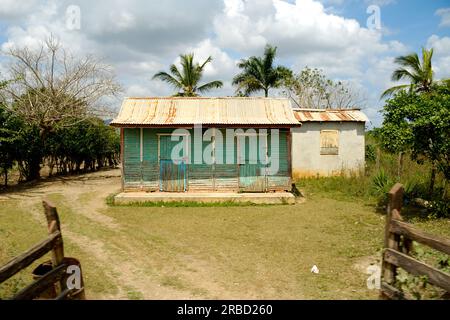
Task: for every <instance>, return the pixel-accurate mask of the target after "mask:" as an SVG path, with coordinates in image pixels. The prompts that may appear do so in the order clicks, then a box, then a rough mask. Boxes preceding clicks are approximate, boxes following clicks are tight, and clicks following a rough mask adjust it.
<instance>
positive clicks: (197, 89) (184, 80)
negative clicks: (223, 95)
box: [153, 53, 223, 97]
mask: <svg viewBox="0 0 450 320" xmlns="http://www.w3.org/2000/svg"><path fill="white" fill-rule="evenodd" d="M211 61H212V57H211V56H210V57H208V58H207V59H206V60H205V61H204V62H203V63H202V64H199V63H195V62H194V54H193V53H189V54H182V55H180V62H181V70H179V69H178V67H177V66H176V65H175V64H172V65H171V66H170V69H169V70H170V74H169V73H167V72H165V71H160V72H158V73H156V74H155V75H154V76H153V79H160V80H162V81H164V82H167V83H168V84H170V85H172V86H173V87H174V88H175V89H177V90H178V93H176V94H175V95H176V96H182V97H195V96H198V93H205V92H208V91H210V90H212V89H217V88H220V87H222V86H223V83H222V81H218V80H215V81H211V82H207V83H204V84H201V85H200V84H199V83H200V80H201V79H202V77H203V71H204V68H205V66H206V65H207V64H208V63H210V62H211Z"/></svg>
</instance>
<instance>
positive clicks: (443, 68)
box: [427, 35, 450, 79]
mask: <svg viewBox="0 0 450 320" xmlns="http://www.w3.org/2000/svg"><path fill="white" fill-rule="evenodd" d="M427 47H429V48H433V49H434V55H433V69H434V72H435V76H436V78H437V79H447V78H450V37H442V38H441V37H439V36H437V35H432V36H431V37H429V38H428V41H427Z"/></svg>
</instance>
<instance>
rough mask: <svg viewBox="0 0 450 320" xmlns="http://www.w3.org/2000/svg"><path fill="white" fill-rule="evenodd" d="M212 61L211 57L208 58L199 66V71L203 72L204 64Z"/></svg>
mask: <svg viewBox="0 0 450 320" xmlns="http://www.w3.org/2000/svg"><path fill="white" fill-rule="evenodd" d="M212 60H213V58H212V57H211V56H209V57H208V58H207V59H206V60H205V61H204V62H203V63H202V64H201V65H200V70H203V68H204V67H205V66H206V64H208V63H210V62H211V61H212Z"/></svg>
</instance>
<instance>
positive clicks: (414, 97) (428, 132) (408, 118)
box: [380, 85, 450, 180]
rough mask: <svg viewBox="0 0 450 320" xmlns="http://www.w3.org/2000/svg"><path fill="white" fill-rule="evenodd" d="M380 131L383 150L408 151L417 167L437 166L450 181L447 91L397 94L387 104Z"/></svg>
mask: <svg viewBox="0 0 450 320" xmlns="http://www.w3.org/2000/svg"><path fill="white" fill-rule="evenodd" d="M383 115H384V121H383V125H382V127H381V129H380V134H381V141H382V143H383V146H384V147H385V148H386V149H388V150H389V151H392V152H399V151H404V150H411V155H412V157H413V159H415V160H417V161H418V162H419V163H421V162H423V161H429V162H431V163H432V164H434V165H436V167H437V169H438V171H439V172H441V173H442V174H443V175H444V177H445V179H446V180H449V179H450V89H449V88H448V87H447V86H444V85H439V86H437V85H436V87H435V88H434V89H433V90H432V91H431V92H423V93H421V92H405V91H400V92H398V93H397V94H396V95H395V96H394V97H393V98H392V99H389V100H387V102H386V105H385V106H384V110H383Z"/></svg>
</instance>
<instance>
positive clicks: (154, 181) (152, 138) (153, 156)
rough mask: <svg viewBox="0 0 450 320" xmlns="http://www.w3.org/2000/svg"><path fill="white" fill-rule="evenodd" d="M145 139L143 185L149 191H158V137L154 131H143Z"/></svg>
mask: <svg viewBox="0 0 450 320" xmlns="http://www.w3.org/2000/svg"><path fill="white" fill-rule="evenodd" d="M143 137H144V141H143V162H142V184H143V186H144V187H145V188H147V189H149V190H158V188H159V183H158V180H159V165H158V136H157V134H156V131H154V130H151V129H143Z"/></svg>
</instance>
